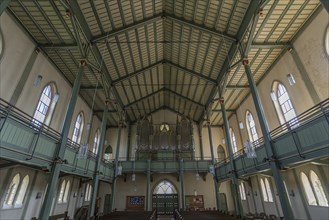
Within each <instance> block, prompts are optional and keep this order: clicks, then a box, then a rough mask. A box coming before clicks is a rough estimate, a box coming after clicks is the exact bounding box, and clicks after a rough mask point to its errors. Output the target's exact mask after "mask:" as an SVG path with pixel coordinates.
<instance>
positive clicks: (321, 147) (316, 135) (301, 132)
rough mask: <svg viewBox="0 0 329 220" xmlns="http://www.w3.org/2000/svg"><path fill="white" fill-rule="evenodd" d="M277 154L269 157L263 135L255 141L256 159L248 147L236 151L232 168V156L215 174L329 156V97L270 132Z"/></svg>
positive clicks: (223, 176)
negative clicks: (278, 162) (248, 154)
mask: <svg viewBox="0 0 329 220" xmlns="http://www.w3.org/2000/svg"><path fill="white" fill-rule="evenodd" d="M270 136H271V137H272V141H271V145H272V147H273V150H274V155H270V158H268V156H267V153H266V149H265V146H264V140H263V138H260V139H259V140H257V141H255V142H254V143H252V145H253V148H254V150H255V152H256V155H257V157H256V158H248V157H247V155H246V153H245V148H243V149H241V150H239V151H238V152H236V153H235V154H234V155H233V156H234V163H235V166H236V170H233V169H232V167H231V164H230V163H229V158H228V157H227V158H225V159H224V160H222V161H219V162H218V163H217V164H216V165H215V168H216V174H217V176H218V178H219V179H220V180H221V181H222V180H225V179H227V178H230V177H231V175H232V174H233V173H234V172H236V173H237V174H238V175H244V174H247V173H248V174H250V173H253V172H259V171H261V170H264V169H269V168H270V166H269V165H270V163H271V162H274V160H279V161H280V164H281V166H282V168H284V166H286V165H288V164H294V163H301V162H307V161H309V160H312V159H316V158H320V157H325V156H328V155H329V150H328V147H329V99H326V100H324V101H323V102H321V103H319V104H318V105H316V106H314V107H312V108H310V109H309V110H307V111H305V112H303V113H302V114H300V115H298V116H297V117H296V118H294V119H292V120H290V121H288V122H287V123H285V124H283V125H281V126H279V127H277V128H276V129H274V130H273V131H271V132H270Z"/></svg>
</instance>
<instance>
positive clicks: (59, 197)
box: [58, 180, 66, 203]
mask: <svg viewBox="0 0 329 220" xmlns="http://www.w3.org/2000/svg"><path fill="white" fill-rule="evenodd" d="M65 186H66V181H65V180H63V182H62V184H61V188H60V190H59V195H58V203H63V197H64V192H65Z"/></svg>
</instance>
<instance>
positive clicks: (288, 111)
mask: <svg viewBox="0 0 329 220" xmlns="http://www.w3.org/2000/svg"><path fill="white" fill-rule="evenodd" d="M277 95H278V101H279V105H280V109H281V111H282V114H283V116H284V119H285V121H286V122H287V121H290V120H292V119H294V118H296V112H295V109H294V107H293V105H292V103H291V100H290V97H289V94H288V92H287V90H286V87H285V86H284V85H283V84H282V83H279V84H278V89H277Z"/></svg>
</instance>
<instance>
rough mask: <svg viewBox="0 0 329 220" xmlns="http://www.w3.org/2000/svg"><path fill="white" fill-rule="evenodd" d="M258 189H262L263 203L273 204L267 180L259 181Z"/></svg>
mask: <svg viewBox="0 0 329 220" xmlns="http://www.w3.org/2000/svg"><path fill="white" fill-rule="evenodd" d="M264 182H265V184H264ZM260 187H261V189H262V194H263V199H264V202H273V195H272V191H271V187H270V183H269V181H268V179H267V178H261V179H260Z"/></svg>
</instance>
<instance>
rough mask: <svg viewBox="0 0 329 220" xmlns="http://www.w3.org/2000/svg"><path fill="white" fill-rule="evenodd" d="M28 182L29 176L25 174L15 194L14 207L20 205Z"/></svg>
mask: <svg viewBox="0 0 329 220" xmlns="http://www.w3.org/2000/svg"><path fill="white" fill-rule="evenodd" d="M29 182H30V177H29V175H26V176H25V177H24V178H23V180H22V183H21V186H20V188H19V191H18V195H17V198H16V202H15V206H16V207H17V206H22V204H23V200H24V197H25V194H26V191H27V187H28V185H29Z"/></svg>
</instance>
